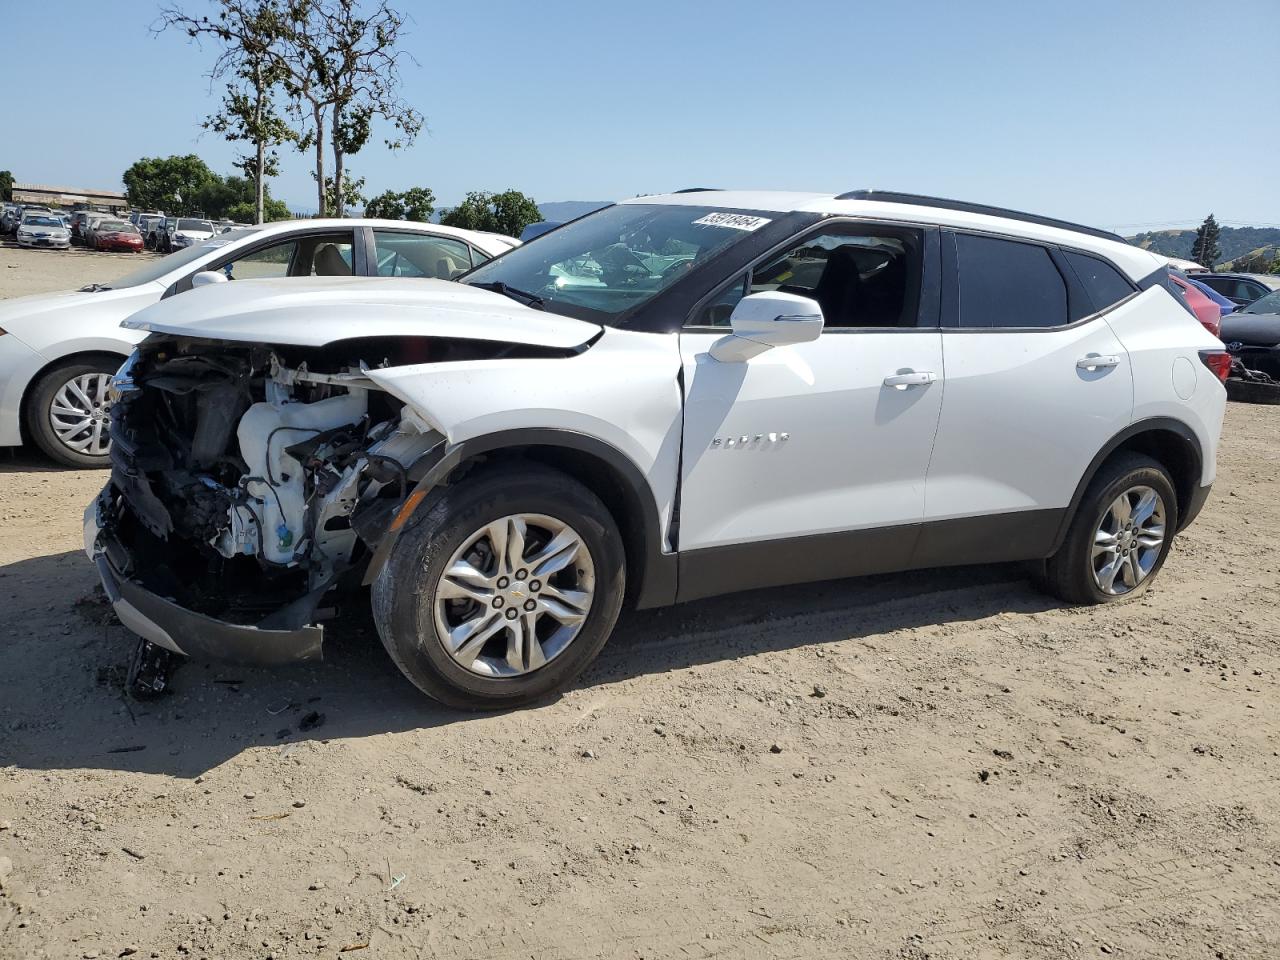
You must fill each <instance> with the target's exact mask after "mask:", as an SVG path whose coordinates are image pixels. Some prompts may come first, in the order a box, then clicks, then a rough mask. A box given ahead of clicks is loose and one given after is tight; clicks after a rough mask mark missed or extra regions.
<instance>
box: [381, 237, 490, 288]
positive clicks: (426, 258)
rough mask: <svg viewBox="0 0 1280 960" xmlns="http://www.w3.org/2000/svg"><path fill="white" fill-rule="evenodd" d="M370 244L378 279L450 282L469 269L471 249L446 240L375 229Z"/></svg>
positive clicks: (459, 243) (458, 242)
mask: <svg viewBox="0 0 1280 960" xmlns="http://www.w3.org/2000/svg"><path fill="white" fill-rule="evenodd" d="M373 245H374V256H375V259H376V262H377V270H376V274H377V276H379V277H428V278H432V279H437V280H452V279H453V278H454V277H456V276H459V275H461V274H463V273H466V272H467V271H468V270H470V269H471V248H470V247H468V246H467V245H466V244H465V243H462V242H461V241H460V240H454V239H451V238H449V237H435V236H431V235H429V234H421V233H399V232H396V231H393V230H375V231H373Z"/></svg>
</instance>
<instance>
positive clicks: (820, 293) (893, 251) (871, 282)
mask: <svg viewBox="0 0 1280 960" xmlns="http://www.w3.org/2000/svg"><path fill="white" fill-rule="evenodd" d="M768 290H781V291H783V292H784V293H796V294H799V295H800V296H803V297H811V298H812V299H814V300H816V301H818V304H819V305H820V306H821V307H822V316H823V319H824V321H825V326H826V327H828V328H831V327H836V328H839V327H900V326H915V324H916V307H917V303H918V300H919V292H920V238H919V235H918V234H914V233H910V234H904V235H902V236H883V235H862V234H854V233H851V232H849V231H848V230H831V231H827V232H823V233H818V234H811V235H810V236H808V237H806V238H805V239H804V240H802V241H801V242H800V243H798V244H797V245H796V246H794V247H792V248H791V249H790V250H787V251H786V252H785V253H782V254H780V255H779V256H776V257H773V258H771V259H769V260H766V261H765V262H763V263H761V264H758V265H757V266H755V267H754V268H753V269H752V270H751V274H750V278H749V281H748V284H747V287H746V293H763V292H765V291H768ZM742 296H743V289H742V285H741V284H740V283H735V284H734V285H733V286H731V287H730V288H729V289H727V290H726V291H725V292H724V293H722V294H720V296H718V297H717V298H716V299H715V300H713V301H711V302H710V303H708V304H707V305H705V306H704V307H703V309H702V313H701V315H700V316H699V318H698V320H697V323H698V325H699V326H718V327H723V326H728V325H729V315H730V314H731V313H732V312H733V308H734V307H735V306H736V305H737V303H738V301H739V300H740V299H741V298H742Z"/></svg>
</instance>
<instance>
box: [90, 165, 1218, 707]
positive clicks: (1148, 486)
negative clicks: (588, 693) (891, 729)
mask: <svg viewBox="0 0 1280 960" xmlns="http://www.w3.org/2000/svg"><path fill="white" fill-rule="evenodd" d="M128 325H129V326H131V327H134V328H136V329H139V330H142V331H149V332H150V334H151V335H150V336H149V337H148V338H147V339H146V340H145V341H144V342H143V343H142V344H141V347H140V348H139V350H138V351H137V352H135V353H134V355H133V357H132V359H131V360H130V361H129V363H128V364H127V365H126V367H125V368H124V370H122V371H121V376H120V378H119V381H118V390H119V397H120V399H119V401H118V402H117V404H116V406H115V409H114V410H113V411H112V415H113V417H112V419H113V422H112V438H113V448H112V460H113V469H112V477H111V480H110V482H109V483H108V485H107V487H106V489H105V490H104V491H103V493H102V495H101V497H100V498H99V499H98V500H97V501H96V502H95V504H93V505H92V506H91V507H90V509H89V511H88V513H87V515H86V547H87V550H88V552H89V554H90V556H91V557H93V558H94V559H95V562H96V563H97V565H98V568H99V571H100V573H101V576H102V580H103V583H104V586H105V588H106V590H107V593H108V595H109V596H110V598H111V600H112V601H113V602H114V604H115V608H116V610H117V612H118V614H119V616H120V619H121V620H122V621H123V622H124V623H125V624H126V625H128V626H129V627H131V628H132V629H133V630H135V631H136V632H137V633H138V634H140V635H141V636H142V637H143V638H145V640H146V641H149V642H150V643H151V644H156V645H159V647H162V648H166V649H167V650H169V651H172V652H175V653H181V654H187V655H192V656H201V657H220V658H230V659H237V660H253V661H262V662H271V663H280V662H285V661H291V660H298V659H306V658H312V657H318V656H319V655H320V649H321V641H322V629H321V627H320V626H319V625H318V623H317V620H318V619H319V618H321V617H322V616H323V613H322V611H325V610H329V609H331V608H332V605H331V604H330V603H329V602H326V600H325V598H326V596H328V595H330V593H331V591H334V590H335V589H338V588H341V587H343V586H350V585H353V584H359V583H361V582H363V583H365V584H372V604H373V613H374V617H375V620H376V623H377V626H378V630H379V632H380V634H381V636H382V640H383V643H384V644H385V646H386V648H387V650H388V651H389V653H390V654H391V656H392V658H393V659H394V660H395V662H396V664H397V665H398V666H399V667H400V669H401V670H402V671H403V672H404V673H405V674H406V675H407V676H408V678H409V679H410V680H412V681H413V682H414V683H415V684H416V685H417V686H418V687H419V688H420V689H422V690H423V691H425V692H426V693H428V694H430V695H431V696H433V697H435V698H437V699H439V700H442V701H444V702H445V703H448V704H453V705H457V706H462V707H506V706H512V705H516V704H521V703H525V702H528V701H530V700H531V699H533V698H536V697H539V696H542V695H544V694H547V693H548V692H550V691H553V690H555V689H557V688H559V687H562V686H564V685H565V684H567V683H569V682H570V681H571V680H573V678H574V677H575V676H576V675H577V674H578V673H579V672H580V671H581V670H582V669H583V668H584V667H585V666H586V665H587V664H588V663H589V662H590V661H591V660H592V658H593V657H594V656H595V655H596V654H597V653H598V652H599V650H600V649H601V647H602V646H603V645H604V643H605V641H606V640H607V638H608V637H609V634H610V632H611V631H612V630H613V627H614V623H615V621H616V619H617V617H618V615H619V611H620V610H621V609H622V608H623V605H624V602H627V603H631V604H634V605H635V606H639V607H651V606H656V605H661V604H671V603H676V602H679V601H684V600H691V599H694V598H698V597H706V596H709V595H712V594H718V593H727V592H731V591H737V590H746V589H753V588H758V587H768V586H773V585H778V584H787V583H795V582H801V581H810V580H825V579H832V578H838V577H848V576H853V575H859V574H869V573H882V572H886V571H893V570H903V569H907V568H914V567H932V566H941V565H947V564H970V563H988V562H997V561H1015V560H1021V561H1034V564H1033V567H1034V569H1035V572H1036V574H1037V576H1038V579H1040V580H1041V581H1042V582H1043V583H1044V585H1045V586H1046V587H1047V588H1048V589H1049V590H1050V591H1051V592H1053V593H1054V594H1056V595H1057V596H1059V597H1061V598H1063V599H1065V600H1067V601H1068V602H1072V603H1102V602H1108V601H1114V600H1118V599H1121V598H1125V597H1132V596H1134V595H1135V594H1138V593H1141V592H1142V591H1143V590H1144V589H1146V587H1147V586H1148V584H1149V583H1150V582H1151V580H1152V578H1153V577H1154V576H1155V574H1156V573H1157V571H1158V570H1159V569H1160V566H1161V564H1162V563H1163V562H1164V560H1165V557H1166V556H1167V554H1168V551H1169V548H1170V544H1171V543H1172V540H1173V537H1174V534H1175V533H1176V532H1177V531H1179V530H1181V529H1182V528H1183V527H1185V526H1186V525H1187V524H1188V523H1189V522H1190V521H1191V520H1192V519H1193V518H1194V517H1195V515H1196V513H1197V512H1198V511H1199V510H1200V508H1201V506H1202V504H1203V503H1204V501H1205V498H1206V496H1207V495H1208V491H1209V487H1210V484H1211V483H1212V481H1213V478H1214V454H1215V448H1216V446H1217V443H1218V435H1219V431H1220V428H1221V423H1222V416H1223V411H1224V406H1225V399H1226V393H1225V390H1224V388H1223V385H1222V382H1221V380H1222V378H1223V377H1224V376H1225V373H1226V370H1227V363H1228V362H1229V358H1228V357H1227V355H1226V354H1225V352H1224V351H1223V349H1222V344H1221V343H1219V342H1218V341H1217V340H1215V339H1214V338H1213V337H1212V336H1210V335H1209V334H1208V333H1207V332H1205V330H1204V328H1203V327H1202V326H1200V324H1199V323H1198V322H1197V321H1196V319H1195V317H1194V316H1192V314H1191V313H1190V311H1188V310H1187V309H1186V308H1185V307H1184V306H1183V305H1182V301H1181V298H1180V297H1178V296H1177V295H1176V294H1173V293H1171V289H1170V287H1169V285H1168V280H1167V273H1166V268H1165V264H1164V262H1163V260H1161V259H1159V258H1157V257H1155V256H1154V255H1152V254H1150V253H1147V252H1145V251H1143V250H1140V249H1137V248H1135V247H1132V246H1129V245H1127V244H1125V243H1124V242H1122V241H1121V240H1120V239H1119V238H1118V237H1115V236H1113V235H1111V234H1106V233H1102V232H1100V231H1096V230H1091V229H1089V228H1086V227H1079V226H1075V225H1073V224H1069V223H1064V222H1061V221H1056V220H1050V219H1046V218H1042V217H1035V216H1029V215H1025V214H1020V213H1016V212H1013V211H1008V210H1001V209H996V208H991V207H981V206H976V205H973V204H963V203H956V202H952V201H947V200H938V199H935V198H925V197H917V196H912V195H905V194H891V193H879V192H869V191H857V192H854V193H848V194H842V195H840V196H831V195H822V194H781V193H755V192H752V193H746V192H742V193H736V192H720V191H703V190H698V191H687V192H683V193H679V194H673V195H670V196H663V197H645V198H642V199H637V200H632V201H627V202H625V203H620V204H617V205H615V206H612V207H608V208H606V209H604V210H601V211H598V212H596V213H593V214H590V215H588V216H586V217H584V218H582V219H579V220H576V221H573V222H571V223H568V224H566V225H564V226H561V227H559V228H557V229H555V230H553V231H551V232H550V233H547V234H546V235H544V236H542V237H539V238H538V239H537V240H535V241H533V242H531V243H530V244H527V245H525V246H523V247H519V248H517V249H515V250H512V251H511V252H509V253H507V254H505V255H503V256H502V257H500V258H498V259H496V260H494V261H492V262H490V263H487V264H485V265H483V266H481V267H479V268H477V269H475V270H473V271H472V272H471V273H470V274H468V275H467V276H465V277H464V278H463V279H462V282H461V283H443V282H436V281H427V282H418V283H405V282H402V281H398V280H395V279H357V278H344V279H314V280H311V281H305V282H301V283H299V282H277V281H252V282H249V283H236V284H225V285H221V286H211V287H208V288H204V289H201V290H197V291H194V292H193V293H191V294H190V295H187V296H183V297H181V298H177V299H175V300H172V301H164V302H162V303H159V304H157V305H155V306H153V307H150V308H148V309H146V310H144V311H142V312H141V313H139V314H138V315H137V316H136V317H134V318H133V319H132V320H131V321H129V322H128ZM140 651H141V655H140V662H141V661H147V660H148V659H150V660H154V659H155V656H154V655H155V653H156V651H155V649H154V648H152V647H149V646H147V645H145V644H144V645H143V646H142V647H141V648H140Z"/></svg>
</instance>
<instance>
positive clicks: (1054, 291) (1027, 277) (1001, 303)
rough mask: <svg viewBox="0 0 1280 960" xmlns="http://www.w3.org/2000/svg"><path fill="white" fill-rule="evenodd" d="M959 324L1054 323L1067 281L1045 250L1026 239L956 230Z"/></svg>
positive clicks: (1061, 314)
mask: <svg viewBox="0 0 1280 960" xmlns="http://www.w3.org/2000/svg"><path fill="white" fill-rule="evenodd" d="M955 239H956V266H957V282H958V286H959V325H960V326H961V327H978V328H981V327H1060V326H1063V325H1065V324H1066V323H1067V322H1068V320H1067V285H1066V282H1065V281H1064V280H1063V279H1062V274H1060V273H1059V272H1058V268H1057V267H1056V266H1054V263H1053V259H1052V257H1050V256H1049V251H1048V250H1046V249H1045V248H1044V247H1039V246H1036V245H1034V244H1030V243H1018V242H1017V241H1015V240H998V239H996V238H994V237H976V236H969V235H967V234H957V235H956V238H955Z"/></svg>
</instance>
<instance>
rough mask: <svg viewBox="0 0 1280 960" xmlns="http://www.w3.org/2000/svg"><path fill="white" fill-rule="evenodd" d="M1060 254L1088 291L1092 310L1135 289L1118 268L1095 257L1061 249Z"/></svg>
mask: <svg viewBox="0 0 1280 960" xmlns="http://www.w3.org/2000/svg"><path fill="white" fill-rule="evenodd" d="M1062 255H1063V256H1064V257H1065V258H1066V260H1067V263H1069V264H1071V269H1072V270H1074V271H1075V272H1076V276H1077V277H1079V278H1080V282H1081V283H1082V284H1084V288H1085V290H1087V291H1088V293H1089V299H1090V300H1092V301H1093V309H1094V310H1097V311H1102V310H1106V309H1107V308H1108V307H1110V306H1112V305H1113V304H1116V303H1119V302H1120V301H1121V300H1123V299H1124V298H1125V297H1127V296H1129V294H1131V293H1133V292H1134V290H1135V289H1136V288H1135V287H1134V285H1133V284H1132V283H1130V282H1129V281H1128V280H1127V279H1125V277H1124V276H1123V275H1122V274H1121V273H1120V271H1119V270H1117V269H1116V268H1115V267H1113V266H1111V264H1109V263H1106V262H1105V261H1103V260H1099V259H1098V258H1097V257H1091V256H1088V255H1087V254H1083V253H1072V252H1071V251H1069V250H1064V251H1062Z"/></svg>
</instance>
